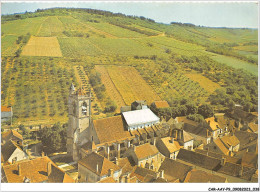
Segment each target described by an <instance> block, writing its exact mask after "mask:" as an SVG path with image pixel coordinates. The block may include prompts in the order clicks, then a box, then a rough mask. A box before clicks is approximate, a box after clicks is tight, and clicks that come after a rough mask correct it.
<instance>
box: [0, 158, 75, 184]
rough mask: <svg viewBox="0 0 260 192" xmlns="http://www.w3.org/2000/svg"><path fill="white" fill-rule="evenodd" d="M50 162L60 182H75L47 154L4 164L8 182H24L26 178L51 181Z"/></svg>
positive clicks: (32, 180) (56, 178) (34, 181)
mask: <svg viewBox="0 0 260 192" xmlns="http://www.w3.org/2000/svg"><path fill="white" fill-rule="evenodd" d="M49 162H51V165H52V170H51V174H53V176H54V175H56V177H54V178H53V179H54V180H58V181H59V182H74V180H73V179H72V178H70V177H69V176H68V175H67V174H66V173H64V171H62V170H61V169H59V168H58V167H57V166H56V165H55V164H54V163H53V162H52V161H51V160H50V159H49V158H48V157H47V156H44V157H38V158H36V159H32V160H24V161H20V162H17V163H15V164H10V165H5V166H3V171H4V174H5V176H6V180H7V182H8V183H23V182H24V179H25V178H28V179H29V180H30V183H40V182H44V181H47V182H49V181H48V179H49V178H48V173H47V165H48V163H49ZM18 165H19V166H20V169H21V175H19V174H18ZM50 180H51V179H50Z"/></svg>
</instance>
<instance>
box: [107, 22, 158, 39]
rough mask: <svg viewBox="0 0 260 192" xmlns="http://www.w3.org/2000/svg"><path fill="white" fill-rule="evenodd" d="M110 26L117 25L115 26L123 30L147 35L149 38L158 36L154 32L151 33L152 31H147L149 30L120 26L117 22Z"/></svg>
mask: <svg viewBox="0 0 260 192" xmlns="http://www.w3.org/2000/svg"><path fill="white" fill-rule="evenodd" d="M110 24H112V25H115V26H118V27H121V28H124V29H128V30H131V31H135V32H137V33H141V34H144V35H147V36H155V35H158V34H157V33H154V32H151V31H147V30H141V29H138V28H136V27H132V26H127V25H123V24H120V23H118V22H115V21H113V22H112V21H111V22H110Z"/></svg>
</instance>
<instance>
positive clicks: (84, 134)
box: [67, 84, 91, 161]
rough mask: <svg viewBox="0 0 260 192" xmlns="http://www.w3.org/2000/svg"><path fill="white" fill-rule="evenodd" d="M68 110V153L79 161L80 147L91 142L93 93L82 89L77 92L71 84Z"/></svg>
mask: <svg viewBox="0 0 260 192" xmlns="http://www.w3.org/2000/svg"><path fill="white" fill-rule="evenodd" d="M68 108H69V122H68V129H67V153H68V154H69V155H71V156H72V157H73V160H74V161H78V159H79V149H80V146H81V145H83V144H84V143H86V142H88V141H89V140H90V138H88V137H89V134H88V133H89V126H90V122H91V92H90V91H89V92H87V91H85V90H84V89H83V88H82V87H80V88H79V89H78V90H76V89H75V87H74V85H73V84H71V86H70V94H69V101H68Z"/></svg>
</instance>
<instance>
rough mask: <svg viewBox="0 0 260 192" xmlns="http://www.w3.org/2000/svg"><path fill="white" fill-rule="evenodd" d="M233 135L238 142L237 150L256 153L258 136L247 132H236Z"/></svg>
mask: <svg viewBox="0 0 260 192" xmlns="http://www.w3.org/2000/svg"><path fill="white" fill-rule="evenodd" d="M234 135H235V136H236V137H237V139H238V140H239V142H240V145H239V150H240V151H243V150H246V151H248V152H257V153H258V134H256V133H251V132H248V131H236V132H235V133H234Z"/></svg>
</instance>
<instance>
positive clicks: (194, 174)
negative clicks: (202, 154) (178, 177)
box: [184, 169, 227, 183]
mask: <svg viewBox="0 0 260 192" xmlns="http://www.w3.org/2000/svg"><path fill="white" fill-rule="evenodd" d="M226 180H227V179H226V178H225V177H221V176H218V175H213V174H210V173H207V172H205V171H201V170H196V169H193V170H191V171H190V172H189V173H188V174H187V177H186V179H185V181H184V183H225V182H226Z"/></svg>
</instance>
